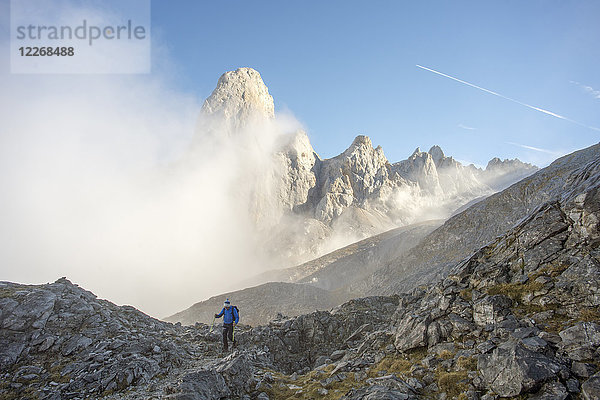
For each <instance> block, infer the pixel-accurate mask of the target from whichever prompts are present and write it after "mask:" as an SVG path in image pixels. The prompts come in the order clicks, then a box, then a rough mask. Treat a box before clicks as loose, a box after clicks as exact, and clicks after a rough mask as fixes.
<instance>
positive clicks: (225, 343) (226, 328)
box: [223, 324, 229, 350]
mask: <svg viewBox="0 0 600 400" xmlns="http://www.w3.org/2000/svg"><path fill="white" fill-rule="evenodd" d="M228 331H229V328H228V327H227V325H225V324H223V349H224V350H227V349H228V348H229V346H228V345H227V332H228Z"/></svg>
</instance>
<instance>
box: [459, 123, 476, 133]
mask: <svg viewBox="0 0 600 400" xmlns="http://www.w3.org/2000/svg"><path fill="white" fill-rule="evenodd" d="M458 127H459V128H461V129H466V130H468V131H474V130H476V128H473V127H472V126H468V125H463V124H458Z"/></svg>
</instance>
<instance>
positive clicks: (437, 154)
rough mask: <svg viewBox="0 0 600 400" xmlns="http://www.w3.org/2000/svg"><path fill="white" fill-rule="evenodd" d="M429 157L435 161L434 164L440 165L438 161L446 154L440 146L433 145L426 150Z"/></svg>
mask: <svg viewBox="0 0 600 400" xmlns="http://www.w3.org/2000/svg"><path fill="white" fill-rule="evenodd" d="M428 153H429V154H430V155H431V157H432V158H433V162H434V163H435V165H436V166H439V165H440V162H441V161H442V160H443V159H444V158H446V156H445V155H444V152H443V150H442V148H441V147H440V146H438V145H434V146H432V147H431V148H430V149H429V152H428Z"/></svg>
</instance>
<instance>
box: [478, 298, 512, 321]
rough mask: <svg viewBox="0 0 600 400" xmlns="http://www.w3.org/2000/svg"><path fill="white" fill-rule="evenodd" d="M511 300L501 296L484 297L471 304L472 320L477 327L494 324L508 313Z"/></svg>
mask: <svg viewBox="0 0 600 400" xmlns="http://www.w3.org/2000/svg"><path fill="white" fill-rule="evenodd" d="M511 306H512V300H511V299H510V298H508V297H507V296H504V295H502V294H497V295H494V296H485V297H484V298H483V299H481V300H479V301H477V302H475V303H474V304H473V320H474V321H475V323H476V324H478V325H490V324H495V323H498V322H500V321H502V320H503V319H504V317H505V316H506V315H508V314H509V313H510V310H509V308H510V307H511Z"/></svg>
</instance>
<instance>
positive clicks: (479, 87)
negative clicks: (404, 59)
mask: <svg viewBox="0 0 600 400" xmlns="http://www.w3.org/2000/svg"><path fill="white" fill-rule="evenodd" d="M417 67H419V68H421V69H424V70H426V71H429V72H433V73H434V74H438V75H441V76H444V77H446V78H450V79H452V80H453V81H456V82H460V83H464V84H465V85H467V86H471V87H474V88H475V89H479V90H483V91H484V92H486V93H489V94H493V95H494V96H498V97H501V98H503V99H505V100H508V101H512V102H513V103H517V104H520V105H522V106H525V107H528V108H531V109H532V110H535V111H539V112H541V113H544V114H547V115H550V116H553V117H556V118H559V119H564V120H565V121H569V122H572V123H574V124H577V125H579V126H583V127H585V128H588V129H592V130H595V131H600V128H596V127H595V126H589V125H586V124H582V123H581V122H578V121H575V120H572V119H571V118H567V117H565V116H564V115H560V114H557V113H554V112H552V111H548V110H544V109H543V108H539V107H536V106H532V105H531V104H527V103H523V102H522V101H519V100H515V99H512V98H510V97H507V96H504V95H502V94H500V93H497V92H494V91H492V90H488V89H486V88H482V87H481V86H477V85H474V84H472V83H469V82H467V81H463V80H462V79H458V78H455V77H453V76H450V75H446V74H444V73H443V72H440V71H436V70H435V69H431V68H427V67H424V66H422V65H419V64H417Z"/></svg>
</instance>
